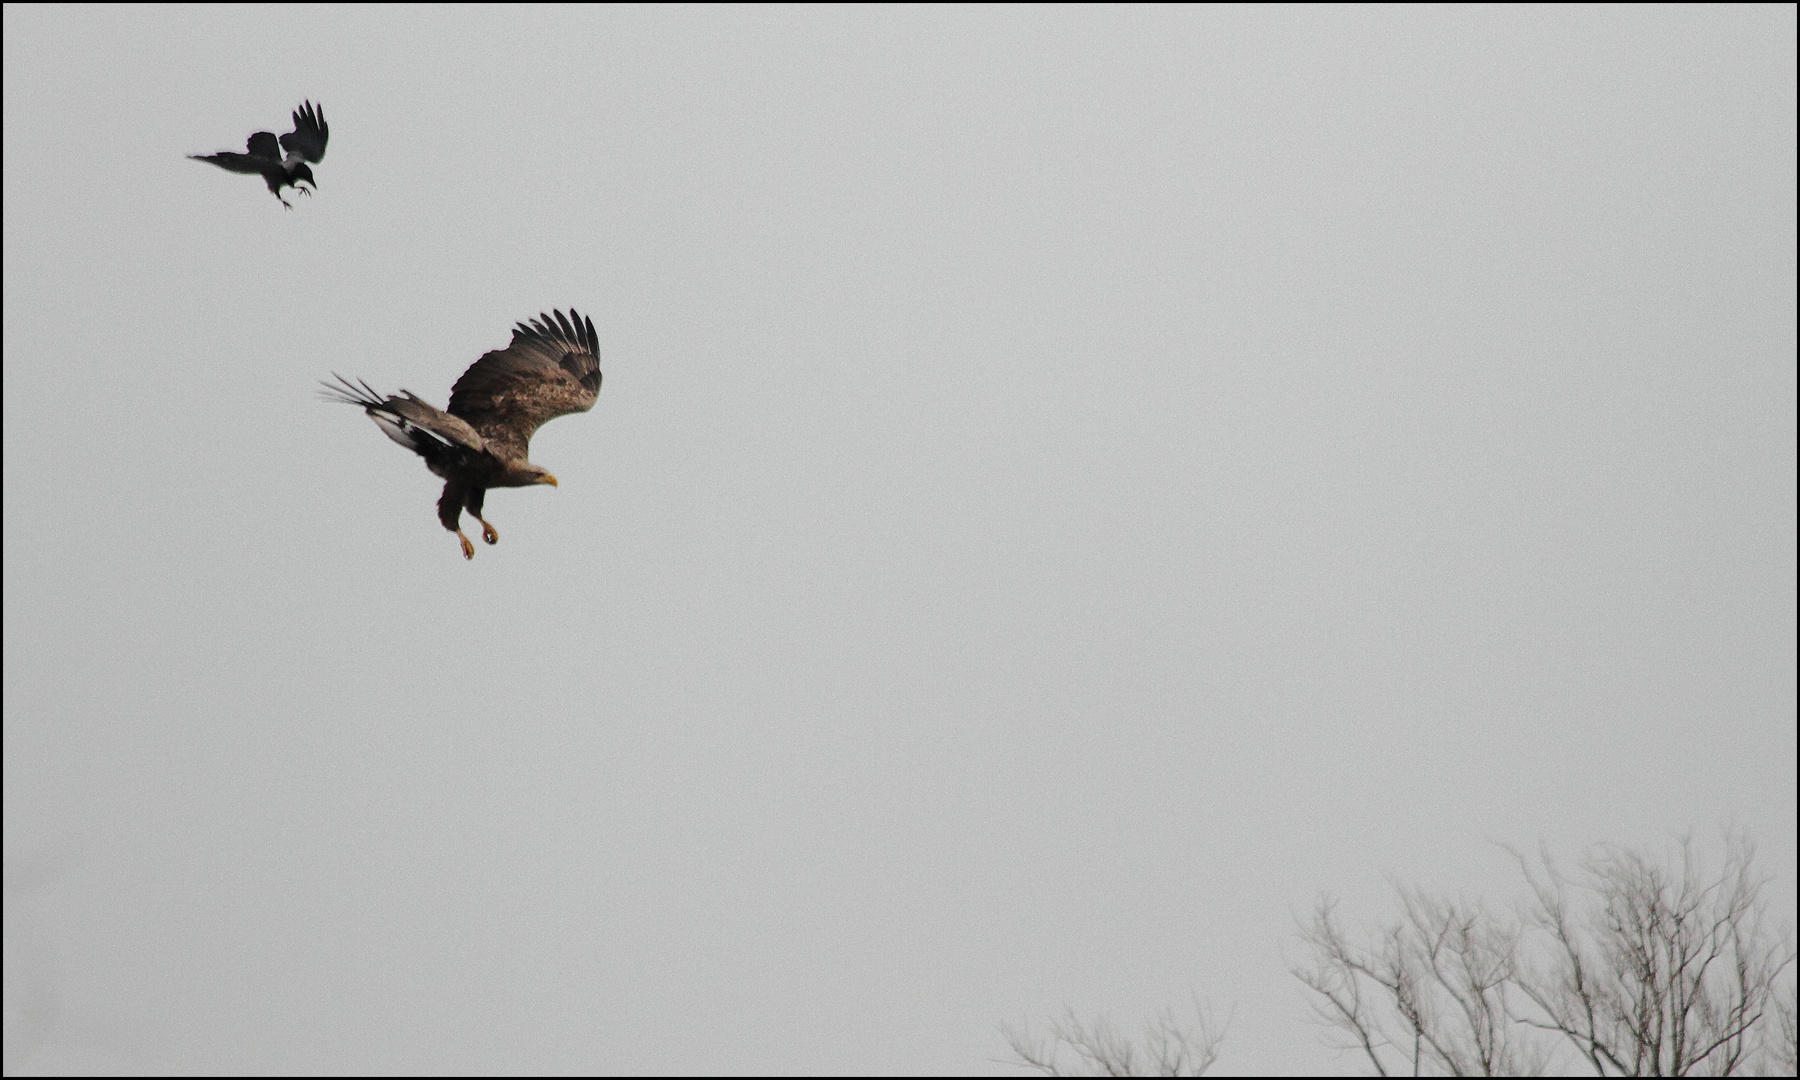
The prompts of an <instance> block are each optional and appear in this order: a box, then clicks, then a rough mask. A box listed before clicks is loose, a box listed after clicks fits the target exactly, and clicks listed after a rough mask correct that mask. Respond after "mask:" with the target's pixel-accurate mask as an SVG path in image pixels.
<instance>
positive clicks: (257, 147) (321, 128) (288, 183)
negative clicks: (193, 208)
mask: <svg viewBox="0 0 1800 1080" xmlns="http://www.w3.org/2000/svg"><path fill="white" fill-rule="evenodd" d="M330 138H331V128H330V126H329V125H327V124H326V123H325V110H324V109H320V108H315V107H314V106H313V103H312V102H310V101H306V102H302V103H301V105H300V107H299V108H298V109H295V110H294V130H292V131H290V132H288V133H287V134H286V135H283V136H282V137H281V138H280V139H279V140H278V139H276V138H275V135H274V133H273V132H268V131H259V132H257V133H256V134H254V135H252V136H250V139H249V141H248V142H247V143H246V144H245V146H244V149H245V150H248V151H249V153H245V154H234V153H232V152H231V151H229V150H225V151H220V152H219V153H217V154H189V155H188V157H190V158H193V159H194V160H195V161H207V162H211V163H212V164H214V165H217V166H218V167H219V168H221V169H226V170H229V171H231V172H240V173H257V174H259V175H261V176H262V178H263V181H264V182H265V183H267V184H268V185H269V192H270V194H272V195H274V196H275V197H276V198H277V199H281V189H282V188H284V187H291V188H293V189H294V190H295V191H299V192H303V193H305V194H307V195H311V194H312V192H310V191H307V190H306V189H305V188H303V187H301V186H300V181H302V180H304V181H306V182H307V183H309V184H311V185H313V186H314V187H318V186H319V182H318V181H317V180H314V179H313V172H312V166H313V165H316V164H318V163H319V162H321V161H324V160H325V143H326V142H327V141H328V140H329V139H330ZM283 150H285V151H287V156H286V157H282V151H283ZM281 205H283V206H285V207H287V208H288V209H289V210H292V209H293V208H294V207H293V205H292V204H291V203H289V202H288V201H287V200H286V199H281Z"/></svg>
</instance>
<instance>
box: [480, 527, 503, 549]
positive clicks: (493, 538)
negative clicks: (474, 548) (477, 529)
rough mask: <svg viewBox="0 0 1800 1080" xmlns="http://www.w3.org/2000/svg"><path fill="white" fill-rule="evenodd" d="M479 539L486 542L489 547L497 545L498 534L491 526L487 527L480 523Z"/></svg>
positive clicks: (498, 540)
mask: <svg viewBox="0 0 1800 1080" xmlns="http://www.w3.org/2000/svg"><path fill="white" fill-rule="evenodd" d="M481 538H482V539H483V540H486V541H487V542H488V543H489V544H490V545H492V544H498V543H499V542H500V534H499V533H498V532H496V531H495V529H494V527H493V526H492V525H489V524H488V523H487V522H485V521H484V522H482V523H481Z"/></svg>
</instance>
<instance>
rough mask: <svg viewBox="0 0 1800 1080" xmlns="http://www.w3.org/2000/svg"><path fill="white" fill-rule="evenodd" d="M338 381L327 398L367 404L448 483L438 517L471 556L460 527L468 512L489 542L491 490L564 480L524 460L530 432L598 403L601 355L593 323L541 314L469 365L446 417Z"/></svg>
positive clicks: (493, 537)
mask: <svg viewBox="0 0 1800 1080" xmlns="http://www.w3.org/2000/svg"><path fill="white" fill-rule="evenodd" d="M333 375H334V376H335V377H336V378H337V381H338V385H336V386H334V385H332V384H331V383H323V384H322V385H323V386H324V387H325V392H324V393H323V394H321V395H320V396H321V397H324V398H325V399H326V400H328V401H338V402H343V403H344V404H346V405H356V406H359V407H360V408H361V409H362V410H363V411H364V412H365V413H367V414H368V415H369V418H370V419H371V420H373V421H375V423H376V424H377V425H378V426H380V428H381V430H382V431H383V432H385V433H386V434H387V437H388V438H390V439H392V440H394V441H395V442H397V443H399V444H400V445H401V446H404V447H406V448H407V449H408V450H411V451H412V452H413V453H415V454H418V455H419V456H420V457H422V458H424V459H425V467H426V468H428V469H430V470H431V471H432V472H434V473H436V474H437V475H439V476H441V477H443V478H444V494H443V495H442V496H441V497H440V498H439V499H438V520H439V521H441V522H443V524H444V528H446V529H448V530H450V531H451V532H453V533H455V534H456V537H457V539H458V540H460V541H461V542H462V553H463V558H465V559H473V558H474V557H475V545H474V544H471V543H470V542H469V538H468V537H467V536H466V535H464V534H463V531H462V512H463V511H464V510H467V511H468V512H469V515H470V516H471V517H473V518H474V519H475V520H476V521H479V522H481V538H482V539H483V540H485V541H487V542H488V543H490V544H497V543H499V542H500V534H499V533H498V532H495V531H494V527H493V526H492V525H490V524H488V522H487V519H485V518H483V517H482V516H481V504H482V501H483V500H484V499H485V498H486V497H487V492H488V489H489V488H497V487H530V486H531V485H533V484H549V485H550V486H551V487H555V486H556V477H554V476H552V475H550V473H549V471H548V470H547V469H544V468H543V467H542V466H539V465H533V464H532V463H531V462H530V461H528V460H526V454H527V452H528V451H529V449H530V444H531V435H532V433H533V432H535V431H536V430H537V429H538V428H539V427H541V426H543V424H544V423H545V422H546V421H549V420H553V419H555V418H556V417H558V416H567V415H568V414H570V413H578V412H586V411H588V410H589V409H591V408H593V407H594V399H595V397H596V396H598V395H599V393H600V349H599V347H598V346H597V345H596V344H595V342H594V320H593V319H592V318H586V319H584V318H582V317H581V316H580V315H579V314H577V313H576V311H575V309H574V308H570V309H569V315H568V317H567V318H564V317H563V313H562V312H560V311H558V312H556V313H555V317H554V318H552V317H551V316H549V315H539V316H538V317H537V318H535V319H533V320H531V323H530V325H527V324H525V323H519V324H518V325H517V327H516V328H515V329H514V330H513V338H512V344H511V345H509V346H507V347H506V348H504V349H496V350H494V351H493V352H490V353H488V354H487V355H485V356H483V357H482V358H481V359H479V360H477V361H475V363H473V364H471V365H470V366H469V370H467V371H465V372H463V374H462V378H460V379H458V380H456V385H455V386H453V387H451V388H450V408H449V411H447V412H442V411H439V410H438V409H435V408H433V407H432V406H430V405H428V404H426V403H425V402H424V401H421V400H420V399H419V398H418V397H417V396H416V395H414V394H413V393H412V392H411V391H410V390H402V391H400V393H399V394H398V395H395V394H390V395H388V396H387V397H385V398H384V397H382V396H381V395H380V394H378V393H376V392H375V391H374V390H373V389H371V388H370V386H369V384H368V383H366V382H363V381H362V380H360V379H359V380H357V381H356V382H355V383H352V382H351V381H350V380H349V379H346V378H344V377H343V376H342V375H337V374H336V373H335V372H334V373H333Z"/></svg>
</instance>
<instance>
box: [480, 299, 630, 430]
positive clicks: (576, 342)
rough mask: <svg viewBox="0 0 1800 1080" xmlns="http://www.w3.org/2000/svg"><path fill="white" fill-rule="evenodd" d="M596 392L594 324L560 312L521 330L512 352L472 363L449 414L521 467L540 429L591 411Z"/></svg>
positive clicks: (597, 371) (492, 354)
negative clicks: (461, 420)
mask: <svg viewBox="0 0 1800 1080" xmlns="http://www.w3.org/2000/svg"><path fill="white" fill-rule="evenodd" d="M599 393H600V349H599V347H598V346H597V345H596V344H595V343H594V320H593V319H591V318H589V319H583V318H582V317H581V316H580V315H579V314H577V313H576V312H575V311H574V309H572V308H571V309H570V311H569V317H568V318H564V317H563V313H562V312H560V311H558V312H556V313H555V317H554V318H552V317H551V316H549V315H539V316H538V317H537V318H536V319H533V320H532V321H531V324H530V325H526V324H525V323H520V324H519V325H518V327H517V328H516V329H514V330H513V340H512V344H511V345H509V346H507V347H506V348H504V349H496V350H495V351H493V352H490V353H488V354H487V355H485V356H483V357H482V358H481V359H479V360H477V361H475V363H473V364H471V365H470V366H469V370H467V371H465V372H463V374H462V378H460V379H458V380H456V385H455V386H454V387H452V388H451V390H450V409H449V411H450V415H452V416H459V417H461V418H462V419H464V420H466V421H468V422H469V425H470V426H471V427H473V428H474V429H475V430H476V431H478V432H480V433H481V437H482V439H483V440H484V441H485V443H486V444H487V449H488V450H489V452H491V453H493V454H494V455H496V456H498V457H500V458H501V459H503V460H517V461H523V460H525V457H526V453H527V451H528V450H529V448H530V444H531V436H532V434H533V433H534V432H536V431H537V429H538V428H539V427H541V426H542V425H543V424H544V423H545V422H546V421H549V420H553V419H555V418H556V417H558V416H566V415H568V414H569V413H576V412H586V411H587V410H589V409H591V408H593V407H594V398H595V397H596V396H597V395H598V394H599Z"/></svg>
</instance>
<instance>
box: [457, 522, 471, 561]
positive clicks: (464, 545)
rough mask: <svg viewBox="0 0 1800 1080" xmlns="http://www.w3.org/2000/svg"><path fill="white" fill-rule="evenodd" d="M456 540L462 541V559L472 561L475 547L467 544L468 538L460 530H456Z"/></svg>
mask: <svg viewBox="0 0 1800 1080" xmlns="http://www.w3.org/2000/svg"><path fill="white" fill-rule="evenodd" d="M456 538H457V539H458V540H460V541H462V549H463V558H465V559H473V558H474V557H475V545H474V544H471V543H469V538H468V537H467V536H465V535H463V531H462V530H461V529H458V530H456Z"/></svg>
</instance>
